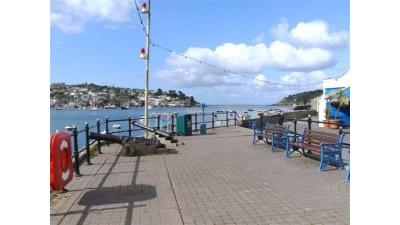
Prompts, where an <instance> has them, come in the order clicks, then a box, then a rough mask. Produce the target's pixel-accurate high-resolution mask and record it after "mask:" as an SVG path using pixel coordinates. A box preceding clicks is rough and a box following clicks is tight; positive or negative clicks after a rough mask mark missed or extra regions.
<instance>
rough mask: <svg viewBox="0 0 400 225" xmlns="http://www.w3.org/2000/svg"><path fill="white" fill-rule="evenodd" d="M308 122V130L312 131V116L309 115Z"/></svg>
mask: <svg viewBox="0 0 400 225" xmlns="http://www.w3.org/2000/svg"><path fill="white" fill-rule="evenodd" d="M307 122H308V129H309V130H311V122H312V120H311V115H310V114H308V119H307Z"/></svg>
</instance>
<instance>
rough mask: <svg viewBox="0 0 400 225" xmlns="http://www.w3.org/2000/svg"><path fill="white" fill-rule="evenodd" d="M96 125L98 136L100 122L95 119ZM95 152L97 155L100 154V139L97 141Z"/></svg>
mask: <svg viewBox="0 0 400 225" xmlns="http://www.w3.org/2000/svg"><path fill="white" fill-rule="evenodd" d="M96 125H97V133H98V134H100V120H99V118H97V121H96ZM97 151H98V152H99V154H101V141H100V139H98V140H97Z"/></svg>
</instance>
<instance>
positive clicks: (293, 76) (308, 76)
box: [281, 71, 327, 86]
mask: <svg viewBox="0 0 400 225" xmlns="http://www.w3.org/2000/svg"><path fill="white" fill-rule="evenodd" d="M325 78H327V75H326V74H325V72H324V71H313V72H310V73H304V72H291V73H289V74H286V75H284V76H283V77H282V78H281V82H282V83H286V84H315V83H319V82H321V81H322V80H323V79H325ZM316 86H318V85H316ZM319 86H320V85H319Z"/></svg>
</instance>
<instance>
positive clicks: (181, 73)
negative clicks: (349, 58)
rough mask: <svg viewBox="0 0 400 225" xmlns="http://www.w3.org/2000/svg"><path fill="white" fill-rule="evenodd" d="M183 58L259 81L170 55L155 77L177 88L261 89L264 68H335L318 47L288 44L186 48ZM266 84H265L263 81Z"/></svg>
mask: <svg viewBox="0 0 400 225" xmlns="http://www.w3.org/2000/svg"><path fill="white" fill-rule="evenodd" d="M184 55H186V56H188V57H192V58H195V59H199V60H202V61H204V62H207V63H210V64H213V65H215V66H217V67H219V68H226V69H229V70H230V71H235V72H237V73H241V74H259V75H258V78H259V79H257V80H258V81H255V80H254V81H251V82H250V83H248V82H249V80H250V79H248V78H242V77H240V76H238V75H235V74H229V73H228V72H227V71H225V72H224V71H222V70H219V69H216V68H212V67H209V66H207V65H203V64H200V63H198V62H195V61H192V60H189V59H185V58H184V57H182V56H178V55H175V54H170V55H169V56H168V57H167V59H166V63H167V65H168V67H169V68H167V69H164V70H161V71H159V72H158V73H157V76H158V77H159V78H161V79H164V80H167V81H170V82H172V83H174V84H175V85H177V86H180V87H204V86H218V85H240V84H251V85H256V86H257V87H260V86H261V83H260V81H259V80H261V79H263V80H266V78H265V77H264V75H262V74H260V73H261V72H262V71H263V70H264V69H266V68H273V69H278V70H283V71H314V70H320V69H324V68H328V67H330V66H333V65H335V63H336V60H335V59H334V58H333V56H332V54H331V53H330V52H329V51H326V50H322V49H318V48H310V49H303V48H298V49H297V48H295V47H293V46H291V45H290V44H287V43H284V42H281V41H275V42H273V43H272V44H271V45H270V46H266V45H265V44H256V45H246V44H232V43H225V44H223V45H220V46H218V47H216V48H215V50H212V49H208V48H189V49H188V50H187V51H186V52H185V53H184ZM263 83H265V82H263Z"/></svg>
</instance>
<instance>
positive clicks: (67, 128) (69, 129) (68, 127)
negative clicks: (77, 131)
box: [64, 126, 74, 131]
mask: <svg viewBox="0 0 400 225" xmlns="http://www.w3.org/2000/svg"><path fill="white" fill-rule="evenodd" d="M73 129H74V128H73V127H71V126H65V127H64V130H65V131H71V130H73Z"/></svg>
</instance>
